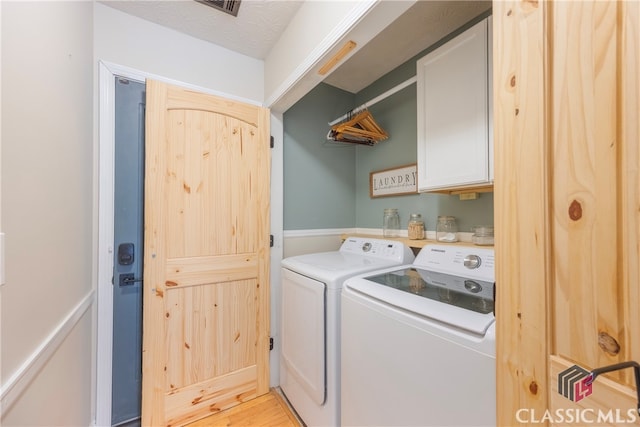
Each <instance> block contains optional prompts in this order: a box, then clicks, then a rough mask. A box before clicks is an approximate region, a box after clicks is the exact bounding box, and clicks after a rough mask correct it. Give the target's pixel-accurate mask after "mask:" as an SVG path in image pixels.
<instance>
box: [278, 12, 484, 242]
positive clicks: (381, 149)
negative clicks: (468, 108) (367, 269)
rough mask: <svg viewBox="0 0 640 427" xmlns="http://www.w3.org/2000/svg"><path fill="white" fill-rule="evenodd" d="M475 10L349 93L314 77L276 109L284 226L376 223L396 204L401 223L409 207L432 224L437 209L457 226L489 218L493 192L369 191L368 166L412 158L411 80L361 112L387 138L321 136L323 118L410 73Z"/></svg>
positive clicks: (370, 96) (401, 162)
mask: <svg viewBox="0 0 640 427" xmlns="http://www.w3.org/2000/svg"><path fill="white" fill-rule="evenodd" d="M485 16H486V15H483V16H481V17H479V18H477V19H475V20H474V21H472V22H470V23H469V24H467V25H465V26H464V27H463V28H461V29H460V30H458V31H456V32H454V33H452V34H451V35H450V36H448V37H447V38H445V39H443V40H441V41H440V42H438V43H436V44H435V45H433V46H431V47H429V48H428V49H425V50H424V51H423V52H421V53H420V54H418V55H416V56H415V57H414V58H412V59H410V60H409V61H407V62H405V63H404V64H402V65H401V66H399V67H397V68H396V69H394V70H393V71H391V72H390V73H388V74H386V75H385V76H383V77H382V78H380V79H378V80H377V81H376V82H374V83H373V84H371V85H370V86H368V87H366V88H365V89H363V90H362V91H360V92H359V93H357V94H356V95H353V94H350V93H348V92H345V91H342V90H340V89H336V88H334V87H331V86H328V85H326V84H320V85H319V86H318V87H316V88H315V89H314V90H313V91H311V92H310V93H309V94H308V95H307V96H305V97H304V98H303V99H301V100H300V101H299V102H298V103H297V104H295V105H294V106H293V107H291V109H289V110H288V111H287V112H286V113H285V114H284V130H285V136H284V153H285V157H284V179H285V188H284V199H285V205H284V229H285V230H297V229H320V228H350V227H358V228H382V214H383V210H384V209H385V208H388V207H393V208H397V209H398V210H399V213H400V220H401V222H402V226H403V228H404V227H406V224H407V221H408V219H409V214H410V213H421V214H422V217H423V218H424V219H425V220H426V228H427V229H428V230H435V221H436V218H437V216H438V215H453V216H455V217H456V218H457V220H458V225H459V228H460V231H471V227H473V226H474V225H492V224H493V193H480V194H479V198H478V199H477V200H465V201H461V200H460V199H459V197H458V196H448V195H440V194H416V195H409V196H397V197H382V198H376V199H371V198H370V197H369V173H370V172H372V171H377V170H383V169H388V168H393V167H396V166H403V165H406V164H410V163H415V162H416V159H417V147H416V141H417V108H416V86H415V84H413V85H410V86H408V87H406V88H405V89H403V90H401V91H400V92H397V93H396V94H394V95H392V96H390V97H389V98H387V99H385V100H383V101H381V102H379V103H377V104H375V105H374V106H372V107H371V108H370V109H369V111H370V112H371V113H372V115H373V117H374V118H375V120H376V122H377V123H378V124H379V125H380V126H381V127H382V128H383V129H385V130H386V131H387V133H388V134H389V138H388V139H387V140H385V141H382V142H379V143H378V144H376V145H374V146H372V147H368V146H354V147H348V148H336V147H335V146H333V145H329V144H326V143H324V140H325V138H326V134H327V131H328V130H329V126H328V124H327V123H328V122H329V121H331V120H334V119H336V118H338V117H340V116H342V115H343V114H344V113H346V112H347V111H349V110H350V109H352V108H354V107H357V106H358V105H361V104H363V103H364V102H367V101H369V100H370V99H373V98H374V97H376V96H377V95H379V94H381V93H383V92H385V91H387V90H388V89H390V88H392V87H394V86H396V85H397V84H399V83H402V82H404V81H406V80H407V79H409V78H411V77H413V76H415V75H416V65H415V64H416V60H417V59H419V58H421V57H422V56H424V55H425V54H427V53H428V52H429V51H431V50H433V49H435V48H437V47H438V46H440V45H441V44H442V43H444V42H446V41H447V40H449V39H450V38H452V37H455V35H457V34H459V33H460V32H461V31H463V30H464V29H466V28H468V27H470V26H471V25H473V24H475V23H476V22H478V21H479V20H480V19H482V18H484V17H485Z"/></svg>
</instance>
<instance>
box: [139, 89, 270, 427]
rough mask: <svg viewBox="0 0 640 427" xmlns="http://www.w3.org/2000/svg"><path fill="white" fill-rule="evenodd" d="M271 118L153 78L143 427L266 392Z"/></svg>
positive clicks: (187, 418)
mask: <svg viewBox="0 0 640 427" xmlns="http://www.w3.org/2000/svg"><path fill="white" fill-rule="evenodd" d="M268 120H269V114H268V110H267V109H265V108H261V107H256V106H252V105H246V104H243V103H239V102H236V101H231V100H227V99H222V98H219V97H215V96H211V95H205V94H201V93H196V92H194V91H191V90H187V89H183V88H179V87H174V86H170V85H167V84H164V83H160V82H156V81H147V110H146V166H145V168H146V170H145V254H144V307H143V377H142V380H143V385H142V424H143V425H144V426H154V427H155V426H165V425H166V426H175V425H183V424H186V423H189V422H192V421H195V420H197V419H199V418H202V417H205V416H207V415H211V414H212V413H215V412H218V411H220V410H223V409H226V408H229V407H231V406H234V405H236V404H238V403H240V402H243V401H246V400H249V399H252V398H254V397H256V396H259V395H261V394H264V393H266V392H268V389H269V369H268V366H269V174H270V170H269V168H270V147H269V122H268Z"/></svg>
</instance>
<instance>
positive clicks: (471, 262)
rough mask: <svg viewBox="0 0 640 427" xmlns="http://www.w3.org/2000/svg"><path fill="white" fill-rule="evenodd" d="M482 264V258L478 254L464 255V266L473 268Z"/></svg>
mask: <svg viewBox="0 0 640 427" xmlns="http://www.w3.org/2000/svg"><path fill="white" fill-rule="evenodd" d="M480 264H482V259H481V258H480V257H479V256H478V255H467V256H466V257H464V266H465V267H467V268H469V269H473V268H478V267H480Z"/></svg>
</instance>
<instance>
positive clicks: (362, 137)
mask: <svg viewBox="0 0 640 427" xmlns="http://www.w3.org/2000/svg"><path fill="white" fill-rule="evenodd" d="M327 136H328V137H330V139H333V140H334V141H340V142H352V143H359V144H366V145H374V144H376V143H378V142H379V141H382V140H384V139H387V138H388V137H389V134H387V133H386V132H385V131H384V129H382V127H380V125H378V123H376V121H375V119H374V118H373V116H372V115H371V113H370V112H369V110H367V109H365V110H363V111H361V112H359V113H357V114H355V115H354V116H353V117H348V118H347V120H346V121H343V122H340V123H337V124H335V125H333V126H332V127H331V130H330V131H329V135H327Z"/></svg>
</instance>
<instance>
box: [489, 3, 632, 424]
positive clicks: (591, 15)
mask: <svg viewBox="0 0 640 427" xmlns="http://www.w3.org/2000/svg"><path fill="white" fill-rule="evenodd" d="M493 12H494V28H495V34H494V35H495V38H494V59H495V62H494V67H495V68H494V69H495V70H496V75H495V80H494V81H495V83H496V85H495V86H496V92H495V104H494V105H495V106H496V112H495V117H496V119H495V120H496V122H495V138H496V139H495V144H496V145H495V146H496V177H495V201H496V265H497V271H496V275H497V279H496V280H497V284H498V285H497V286H498V296H497V308H496V311H497V313H496V316H497V326H498V327H497V332H496V334H497V339H498V358H497V368H498V382H497V385H498V425H522V424H542V425H545V424H563V425H571V424H573V425H587V424H594V425H619V424H624V425H640V416H639V415H638V414H637V412H636V405H637V401H636V393H635V384H634V379H633V371H632V370H629V369H627V370H625V371H619V372H614V373H610V374H607V375H603V376H602V377H598V379H597V380H596V382H595V383H594V384H593V385H592V388H591V389H589V388H588V387H587V385H586V384H578V383H576V382H573V381H571V382H567V383H564V382H561V381H560V382H559V379H560V378H568V377H567V372H568V371H569V370H572V369H573V372H574V373H573V375H576V377H575V378H578V379H583V378H584V376H585V375H586V372H581V371H579V370H577V371H576V370H575V369H574V368H573V367H574V365H577V366H578V368H580V369H584V371H587V372H588V371H591V370H593V369H595V368H599V367H602V366H607V365H611V364H614V363H618V362H623V361H629V360H635V361H638V362H640V315H639V310H638V307H639V306H640V252H639V250H640V249H639V247H640V174H639V173H640V172H639V171H640V124H639V123H640V117H639V116H640V113H639V112H640V82H639V80H638V75H639V73H640V3H638V2H636V1H607V2H602V1H575V2H570V1H557V2H555V1H548V2H516V1H507V2H494V9H493ZM574 387H575V388H574ZM569 388H573V390H574V391H575V392H576V393H577V394H574V395H571V394H569V393H567V392H568V391H569Z"/></svg>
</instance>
